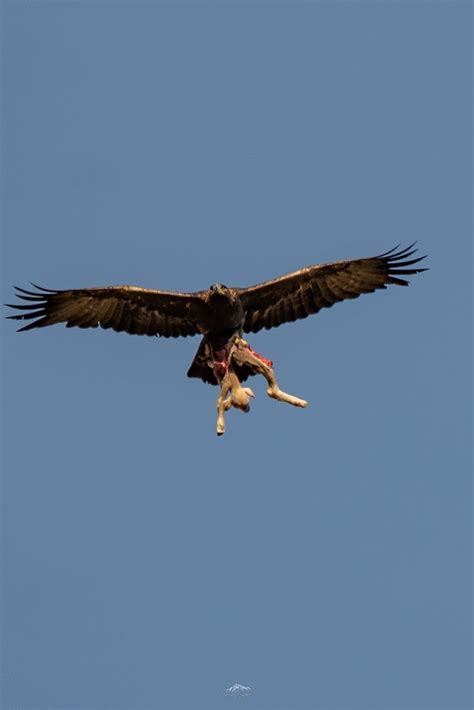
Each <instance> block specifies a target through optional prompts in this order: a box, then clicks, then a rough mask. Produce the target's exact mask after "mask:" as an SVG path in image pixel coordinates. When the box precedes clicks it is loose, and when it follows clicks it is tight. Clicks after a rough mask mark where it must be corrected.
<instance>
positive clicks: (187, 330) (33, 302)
mask: <svg viewBox="0 0 474 710" xmlns="http://www.w3.org/2000/svg"><path fill="white" fill-rule="evenodd" d="M415 244H416V242H415V243H413V244H411V245H410V246H408V247H406V248H405V249H400V245H398V246H396V247H394V248H393V249H391V250H390V251H387V252H384V253H383V254H379V255H378V256H372V257H368V258H362V259H351V260H346V261H334V262H330V263H326V264H315V265H313V266H306V267H304V268H302V269H299V270H298V271H293V272H292V273H289V274H286V275H284V276H279V277H277V278H274V279H271V280H270V281H264V282H263V283H259V284H256V285H255V286H248V287H245V288H237V287H230V288H229V287H227V286H224V285H223V284H221V283H215V284H213V285H212V286H210V287H209V288H208V289H207V290H204V291H196V292H192V293H186V292H179V291H159V290H154V289H147V288H141V287H139V286H99V287H94V288H79V289H66V290H52V289H47V288H42V287H40V286H37V285H36V284H32V286H33V288H34V289H35V290H34V291H31V290H26V289H23V288H19V287H15V288H16V290H17V294H16V295H17V297H18V298H20V299H21V301H23V303H14V304H6V305H7V306H9V307H10V308H14V309H16V310H17V311H19V313H16V314H15V315H12V316H8V317H9V318H11V319H13V320H17V321H31V322H29V323H27V325H24V326H23V327H21V328H19V331H27V330H31V329H32V328H44V327H45V326H48V325H54V324H56V323H65V324H66V327H67V328H72V327H74V326H77V327H78V328H97V327H98V326H100V327H101V328H105V329H108V328H111V329H112V330H115V331H116V332H125V333H130V334H132V335H150V336H152V335H153V336H161V337H163V338H177V337H180V336H183V337H187V336H191V335H200V336H201V341H200V344H199V347H198V349H197V352H196V354H195V356H194V358H193V361H192V363H191V366H190V367H189V370H188V372H187V375H188V377H196V378H199V379H201V380H202V381H203V382H206V383H209V384H212V385H217V384H219V369H218V368H217V369H216V366H215V365H216V363H223V362H224V363H225V362H226V358H227V357H228V354H229V352H230V349H231V347H232V344H233V343H234V342H235V340H236V338H241V337H242V334H243V333H257V332H258V331H259V330H262V329H263V328H265V329H269V328H276V327H277V326H279V325H282V324H283V323H288V322H291V321H295V320H297V319H299V318H306V317H307V316H309V315H311V314H313V313H318V311H320V310H321V309H322V308H330V307H331V306H333V305H334V304H335V303H338V302H339V301H345V300H348V299H352V298H358V296H360V295H361V294H362V293H372V292H374V291H377V290H378V289H384V288H386V287H387V285H391V284H394V285H396V286H407V285H408V281H406V280H405V279H404V278H401V277H403V276H411V275H413V274H417V273H420V272H422V271H426V270H427V269H425V268H420V267H419V266H415V265H416V264H418V263H419V262H420V261H422V260H423V259H425V258H426V256H414V255H415V253H416V252H417V249H416V248H415ZM411 257H414V258H411ZM25 302H26V303H25ZM224 369H225V368H224ZM235 371H236V374H237V376H238V378H239V380H240V381H242V380H245V379H246V378H247V377H249V376H250V375H253V374H255V372H254V371H253V370H252V368H250V367H248V366H247V365H246V364H245V363H244V364H240V365H239V364H236V365H235Z"/></svg>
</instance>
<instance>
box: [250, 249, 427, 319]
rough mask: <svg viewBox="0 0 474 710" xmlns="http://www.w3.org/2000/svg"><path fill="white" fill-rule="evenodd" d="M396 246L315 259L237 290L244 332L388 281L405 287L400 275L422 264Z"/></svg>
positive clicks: (300, 315)
mask: <svg viewBox="0 0 474 710" xmlns="http://www.w3.org/2000/svg"><path fill="white" fill-rule="evenodd" d="M413 247H414V244H411V245H410V246H409V247H407V248H406V249H402V250H400V251H397V248H398V247H395V248H394V249H391V250H390V251H387V252H385V253H384V254H380V255H379V256H374V257H370V258H368V259H352V260H350V261H334V262H332V263H330V264H316V265H314V266H307V267H306V268H304V269H300V270H299V271H294V272H293V273H291V274H287V275H286V276H280V277H279V278H276V279H272V280H271V281H266V282H265V283H261V284H257V285H256V286H250V287H249V288H244V289H240V290H239V295H240V298H241V301H242V305H243V307H244V310H245V311H246V313H247V315H246V318H245V324H244V331H246V332H252V333H256V332H257V331H258V330H261V329H262V328H267V329H268V328H274V327H276V326H278V325H281V324H282V323H286V322H288V321H294V320H296V319H297V318H306V317H307V316H309V315H310V314H311V313H317V312H318V311H319V310H320V309H321V308H330V307H331V306H332V305H333V304H334V303H337V302H338V301H344V300H346V299H348V298H357V297H358V296H360V294H361V293H372V292H373V291H376V290H377V289H381V288H386V285H387V284H397V285H398V286H407V285H408V281H405V279H401V278H400V276H407V275H411V274H417V273H419V272H421V271H426V270H427V269H421V268H414V269H413V268H408V267H411V266H413V264H417V263H418V262H419V261H421V260H422V259H424V258H425V257H424V256H421V257H417V258H415V259H410V256H412V255H413V254H414V253H415V252H416V249H413Z"/></svg>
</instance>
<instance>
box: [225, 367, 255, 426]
mask: <svg viewBox="0 0 474 710" xmlns="http://www.w3.org/2000/svg"><path fill="white" fill-rule="evenodd" d="M219 384H220V388H221V391H220V394H219V397H218V399H217V435H218V436H221V435H222V434H223V433H224V432H225V420H224V414H225V412H226V411H227V410H228V409H230V408H231V407H235V408H236V409H240V410H241V411H242V412H248V411H249V409H250V405H249V402H250V398H251V397H254V396H255V395H254V393H253V392H252V390H251V389H250V387H242V385H241V384H240V381H239V378H238V377H237V375H236V374H235V372H233V370H232V369H231V368H230V367H229V368H227V370H226V373H225V375H224V377H223V378H222V379H221V381H220V383H219Z"/></svg>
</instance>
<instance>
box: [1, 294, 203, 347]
mask: <svg viewBox="0 0 474 710" xmlns="http://www.w3.org/2000/svg"><path fill="white" fill-rule="evenodd" d="M33 286H34V288H36V289H37V291H26V290H25V289H23V288H18V287H16V290H17V292H18V293H17V296H18V297H19V298H21V299H22V300H23V301H27V305H26V304H19V303H15V304H10V303H9V304H7V305H8V306H9V307H10V308H16V309H17V310H18V311H21V313H20V314H19V315H14V316H9V318H11V319H13V320H19V321H23V320H32V319H34V318H35V319H36V320H33V322H32V323H28V325H25V326H24V327H23V328H19V330H20V331H22V330H30V329H31V328H42V327H44V326H46V325H53V324H54V323H66V327H68V328H71V327H73V326H78V327H79V328H97V326H99V325H100V326H101V327H102V328H112V329H113V330H115V331H117V332H120V331H125V332H127V333H132V334H136V335H162V336H164V337H165V338H169V337H173V338H176V337H178V336H180V335H183V336H186V335H196V334H197V333H199V328H198V325H197V323H198V320H199V316H200V313H201V309H202V307H203V302H202V297H201V296H202V293H201V292H200V291H199V292H196V293H177V292H176V293H175V292H173V291H154V290H151V289H146V288H139V287H137V286H107V287H104V288H100V287H99V288H82V289H75V290H71V291H52V290H50V289H46V288H41V287H40V286H36V285H35V284H33Z"/></svg>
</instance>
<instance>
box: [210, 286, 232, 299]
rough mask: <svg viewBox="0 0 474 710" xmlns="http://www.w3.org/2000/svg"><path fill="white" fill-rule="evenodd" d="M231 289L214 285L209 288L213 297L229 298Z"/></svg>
mask: <svg viewBox="0 0 474 710" xmlns="http://www.w3.org/2000/svg"><path fill="white" fill-rule="evenodd" d="M228 293H229V289H228V288H227V286H224V284H212V286H209V294H210V295H211V296H227V295H228Z"/></svg>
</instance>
